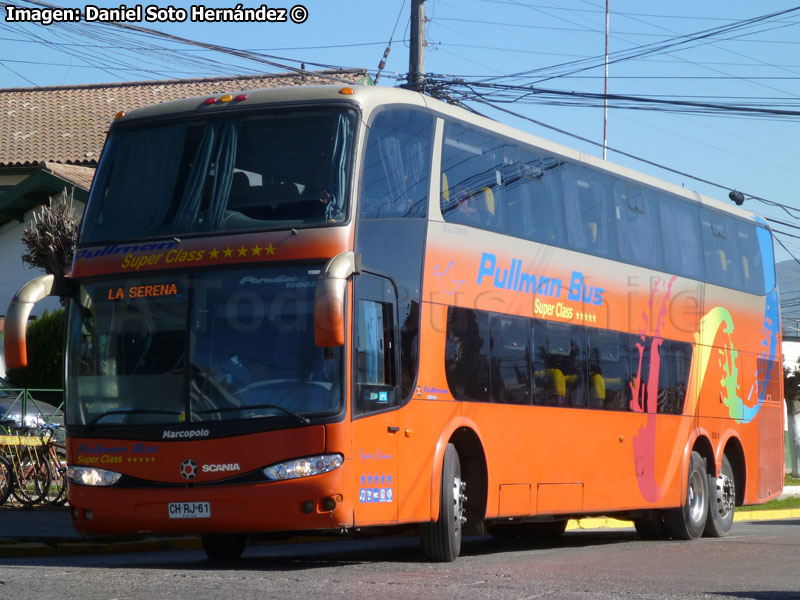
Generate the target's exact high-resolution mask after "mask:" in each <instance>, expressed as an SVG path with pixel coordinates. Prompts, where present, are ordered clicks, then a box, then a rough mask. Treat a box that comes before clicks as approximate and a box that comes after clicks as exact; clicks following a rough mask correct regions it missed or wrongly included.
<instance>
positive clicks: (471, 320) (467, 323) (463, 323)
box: [444, 306, 490, 402]
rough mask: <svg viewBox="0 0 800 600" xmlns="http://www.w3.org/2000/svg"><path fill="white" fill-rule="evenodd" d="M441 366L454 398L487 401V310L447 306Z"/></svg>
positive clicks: (488, 397)
mask: <svg viewBox="0 0 800 600" xmlns="http://www.w3.org/2000/svg"><path fill="white" fill-rule="evenodd" d="M444 366H445V372H446V374H447V383H448V385H449V386H450V391H451V392H452V394H453V396H454V397H455V398H456V399H458V400H476V401H482V402H488V401H489V399H490V390H489V315H488V313H484V312H477V311H474V310H469V309H466V308H456V307H452V306H451V307H449V308H448V309H447V342H446V344H445V358H444Z"/></svg>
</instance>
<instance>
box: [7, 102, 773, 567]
mask: <svg viewBox="0 0 800 600" xmlns="http://www.w3.org/2000/svg"><path fill="white" fill-rule="evenodd" d="M47 293H60V294H63V295H68V296H69V298H70V308H69V322H68V328H67V338H68V339H67V346H66V405H67V413H66V414H67V417H66V419H67V435H68V462H69V470H68V475H69V502H70V505H71V507H72V509H71V510H72V516H73V521H74V524H75V527H76V528H77V529H78V530H79V531H80V532H82V533H86V534H132V533H136V532H157V533H161V534H200V535H201V536H202V540H203V545H204V548H205V550H206V553H207V554H208V556H209V557H211V558H230V557H236V556H239V555H240V554H241V552H242V551H243V549H244V547H245V543H246V539H247V534H248V533H251V532H277V531H283V532H299V531H332V532H334V531H335V532H347V531H352V530H355V529H356V528H358V529H363V528H376V529H379V528H384V527H390V526H409V525H415V526H418V527H419V532H420V536H421V539H422V548H423V552H424V554H425V555H426V556H427V557H429V558H431V559H433V560H440V561H449V560H454V559H455V558H456V557H457V556H458V554H459V552H460V547H461V536H462V534H463V533H471V532H486V531H488V532H489V533H492V534H493V535H497V536H500V537H503V536H508V537H520V536H535V535H559V534H561V533H562V532H563V531H564V529H565V526H566V522H567V520H568V519H569V518H571V517H577V516H582V515H617V516H621V517H624V518H629V519H632V520H633V521H634V523H635V525H636V528H637V530H638V531H639V533H640V534H641V535H642V536H644V537H649V538H658V537H668V536H671V537H674V538H678V539H694V538H698V537H700V536H702V535H709V536H723V535H725V534H727V533H728V531H729V530H730V529H731V526H732V523H733V516H734V511H735V507H736V506H740V505H744V504H754V503H759V502H763V501H766V500H768V499H771V498H774V497H776V496H777V495H778V494H779V493H780V492H781V490H782V486H783V405H782V388H781V385H782V377H781V375H782V369H781V366H780V343H781V338H780V324H779V313H778V296H777V290H776V285H775V270H774V258H773V249H772V237H771V233H770V230H769V228H768V227H767V225H766V223H765V222H764V221H763V220H762V219H760V218H758V217H756V216H754V215H752V214H751V213H749V212H747V211H744V210H742V209H740V208H737V207H734V206H727V205H723V204H722V203H718V202H715V201H713V200H711V199H709V198H705V197H701V196H700V195H698V194H695V193H692V192H689V191H687V190H685V189H683V188H681V187H677V186H673V185H670V184H667V183H664V182H662V181H659V180H656V179H654V178H651V177H648V176H645V175H642V174H639V173H636V172H634V171H632V170H629V169H626V168H622V167H619V166H615V165H613V164H611V163H609V162H605V161H602V160H600V159H597V158H594V157H591V156H586V155H584V154H581V153H579V152H576V151H573V150H570V149H568V148H565V147H562V146H559V145H556V144H553V143H550V142H548V141H546V140H543V139H540V138H537V137H534V136H532V135H528V134H525V133H522V132H520V131H517V130H514V129H512V128H510V127H506V126H503V125H501V124H498V123H496V122H494V121H491V120H489V119H485V118H483V117H478V116H475V115H473V114H471V113H469V112H467V111H465V110H463V109H460V108H457V107H453V106H450V105H447V104H444V103H442V102H439V101H437V100H434V99H431V98H428V97H425V96H423V95H420V94H417V93H412V92H409V91H404V90H397V89H381V88H374V87H352V88H341V87H308V88H291V89H277V90H263V91H246V92H241V93H238V94H226V95H214V96H211V97H208V98H192V99H186V100H181V101H177V102H170V103H166V104H162V105H158V106H154V107H150V108H144V109H140V110H136V111H133V112H131V113H130V114H127V115H123V116H120V117H119V118H118V119H116V120H115V121H114V123H113V124H112V126H111V128H110V132H109V136H108V140H107V142H106V146H105V149H104V151H103V155H102V158H101V160H100V164H99V168H98V170H97V174H96V176H95V179H94V183H93V185H92V190H91V194H90V198H89V201H88V204H87V207H86V212H85V215H84V219H83V225H82V231H81V234H80V241H79V244H78V248H77V250H76V253H75V259H74V264H73V268H72V271H71V274H70V276H69V277H68V278H66V279H65V280H63V281H53V278H52V277H50V276H45V277H43V278H39V279H37V280H35V281H34V282H32V283H31V284H29V285H28V286H26V287H25V288H23V289H22V290H21V291H20V293H19V294H18V296H17V297H16V298H15V300H14V302H12V306H11V307H10V308H9V312H8V317H7V321H6V326H5V330H6V334H5V352H6V362H7V363H8V364H9V366H17V365H22V364H24V363H25V360H26V359H25V345H24V324H25V321H26V320H27V316H28V314H29V312H30V309H31V306H32V303H33V302H35V301H37V300H38V299H39V298H41V297H42V296H44V295H45V294H47Z"/></svg>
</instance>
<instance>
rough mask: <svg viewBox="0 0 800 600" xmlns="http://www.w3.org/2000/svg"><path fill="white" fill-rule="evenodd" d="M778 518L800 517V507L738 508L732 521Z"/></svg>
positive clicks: (771, 519)
mask: <svg viewBox="0 0 800 600" xmlns="http://www.w3.org/2000/svg"><path fill="white" fill-rule="evenodd" d="M780 519H800V508H781V509H778V510H747V509H744V510H739V511H736V514H735V515H734V517H733V520H734V521H777V520H780Z"/></svg>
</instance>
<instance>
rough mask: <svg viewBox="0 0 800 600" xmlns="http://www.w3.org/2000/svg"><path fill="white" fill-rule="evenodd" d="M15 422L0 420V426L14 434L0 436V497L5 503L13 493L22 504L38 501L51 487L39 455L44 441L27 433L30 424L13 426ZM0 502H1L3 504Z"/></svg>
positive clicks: (47, 470) (48, 474) (48, 469)
mask: <svg viewBox="0 0 800 600" xmlns="http://www.w3.org/2000/svg"><path fill="white" fill-rule="evenodd" d="M14 423H15V421H14V420H11V419H6V420H3V421H0V426H3V427H5V428H9V427H10V428H11V429H13V431H14V432H15V434H11V435H8V434H6V435H0V447H3V449H4V450H3V455H4V456H2V457H0V459H1V460H2V462H0V500H2V502H5V501H6V500H7V499H8V496H9V494H13V495H14V498H16V499H17V501H19V502H20V503H21V504H22V505H23V506H31V505H33V504H37V503H39V502H41V501H42V500H43V499H44V498H45V497H46V496H47V494H48V490H49V489H50V481H51V475H50V467H49V466H48V463H47V461H46V460H43V459H42V458H41V456H42V451H41V449H42V448H43V447H44V442H43V441H42V439H41V438H40V437H39V436H34V435H29V432H30V427H25V426H19V427H13V425H14ZM2 502H0V504H2Z"/></svg>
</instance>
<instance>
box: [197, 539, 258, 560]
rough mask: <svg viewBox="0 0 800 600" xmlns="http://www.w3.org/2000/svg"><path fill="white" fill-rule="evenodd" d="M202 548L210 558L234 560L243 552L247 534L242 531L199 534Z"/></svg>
mask: <svg viewBox="0 0 800 600" xmlns="http://www.w3.org/2000/svg"><path fill="white" fill-rule="evenodd" d="M200 541H201V542H202V543H203V550H204V551H205V553H206V556H207V557H208V558H209V559H211V560H236V559H237V558H239V557H240V556H241V555H242V552H244V547H245V546H246V545H247V535H246V534H244V533H213V534H208V535H202V536H200Z"/></svg>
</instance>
